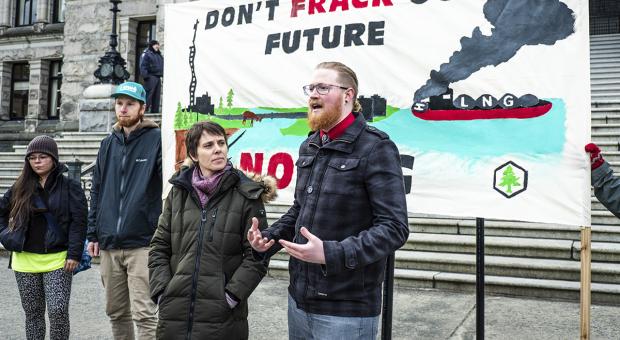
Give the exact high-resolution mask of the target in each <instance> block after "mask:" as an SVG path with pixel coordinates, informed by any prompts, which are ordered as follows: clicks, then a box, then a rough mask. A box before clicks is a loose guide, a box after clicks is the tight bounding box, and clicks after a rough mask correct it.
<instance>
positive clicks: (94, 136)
mask: <svg viewBox="0 0 620 340" xmlns="http://www.w3.org/2000/svg"><path fill="white" fill-rule="evenodd" d="M109 134H110V133H109V132H63V133H61V134H60V138H61V139H63V140H69V139H78V140H82V141H86V140H99V141H101V140H103V139H104V138H105V137H107V136H108V135H109ZM58 140H60V139H58Z"/></svg>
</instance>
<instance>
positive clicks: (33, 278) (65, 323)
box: [15, 268, 73, 340]
mask: <svg viewBox="0 0 620 340" xmlns="http://www.w3.org/2000/svg"><path fill="white" fill-rule="evenodd" d="M72 278H73V273H67V272H66V271H64V269H62V268H60V269H57V270H54V271H51V272H47V273H22V272H15V279H16V280H17V288H18V289H19V295H20V297H21V300H22V307H23V308H24V312H25V313H26V338H27V339H28V340H39V339H41V340H43V339H45V303H46V302H47V314H48V316H49V321H50V339H51V340H57V339H58V340H61V339H62V340H65V339H69V297H70V295H71V280H72Z"/></svg>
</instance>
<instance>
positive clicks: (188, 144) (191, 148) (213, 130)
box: [185, 121, 228, 157]
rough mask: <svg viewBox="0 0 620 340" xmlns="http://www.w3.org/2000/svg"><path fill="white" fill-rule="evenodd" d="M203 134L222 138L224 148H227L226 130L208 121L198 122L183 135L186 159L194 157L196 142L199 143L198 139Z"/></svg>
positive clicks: (196, 149) (196, 148) (196, 147)
mask: <svg viewBox="0 0 620 340" xmlns="http://www.w3.org/2000/svg"><path fill="white" fill-rule="evenodd" d="M203 132H206V133H207V134H209V135H213V136H224V140H225V141H226V146H228V137H227V136H226V130H224V128H223V127H222V126H221V125H220V124H218V123H213V122H209V121H203V122H198V123H196V124H194V125H192V127H191V128H189V130H187V132H186V133H185V150H187V156H188V157H196V155H197V151H198V142H199V141H200V137H201V136H202V133H203Z"/></svg>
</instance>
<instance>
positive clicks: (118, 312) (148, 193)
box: [87, 82, 162, 339]
mask: <svg viewBox="0 0 620 340" xmlns="http://www.w3.org/2000/svg"><path fill="white" fill-rule="evenodd" d="M112 97H113V98H114V108H115V111H116V118H117V123H116V124H114V126H113V128H112V133H111V134H110V135H109V136H108V137H106V138H105V139H104V140H103V141H102V142H101V147H100V148H99V152H98V154H97V163H96V165H95V169H94V171H93V180H92V183H93V185H92V187H91V189H90V212H89V216H88V233H87V238H88V241H89V242H88V252H89V253H90V255H91V256H99V255H101V265H100V266H99V269H100V271H101V281H102V282H103V286H104V288H105V297H106V306H105V309H106V314H107V315H108V317H109V318H110V323H111V324H112V335H113V336H114V338H115V339H133V338H134V323H135V325H136V327H137V331H138V338H139V339H154V338H155V329H156V328H157V310H156V306H155V304H154V303H153V302H152V301H151V297H150V295H149V272H148V263H147V262H148V252H149V243H150V242H151V238H152V237H153V233H154V232H155V228H156V227H157V219H158V218H159V215H160V214H161V202H162V199H161V197H162V175H161V132H160V130H159V127H158V126H157V124H156V123H155V122H153V121H152V120H149V119H145V118H144V110H145V104H144V102H145V100H146V99H145V91H144V88H143V87H142V85H140V84H138V83H134V82H126V83H122V84H120V85H118V86H117V88H116V91H115V92H114V94H112ZM132 319H133V321H132Z"/></svg>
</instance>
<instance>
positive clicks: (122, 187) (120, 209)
mask: <svg viewBox="0 0 620 340" xmlns="http://www.w3.org/2000/svg"><path fill="white" fill-rule="evenodd" d="M122 150H123V157H122V158H121V173H120V177H121V185H120V188H119V193H120V200H119V202H118V219H117V220H116V237H118V236H119V234H120V230H121V224H122V222H123V217H122V213H123V203H124V197H125V165H126V164H125V163H126V162H127V144H126V142H125V136H124V135H123V148H122Z"/></svg>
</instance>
